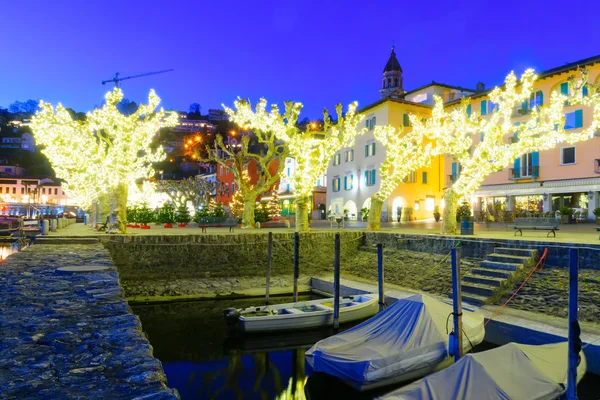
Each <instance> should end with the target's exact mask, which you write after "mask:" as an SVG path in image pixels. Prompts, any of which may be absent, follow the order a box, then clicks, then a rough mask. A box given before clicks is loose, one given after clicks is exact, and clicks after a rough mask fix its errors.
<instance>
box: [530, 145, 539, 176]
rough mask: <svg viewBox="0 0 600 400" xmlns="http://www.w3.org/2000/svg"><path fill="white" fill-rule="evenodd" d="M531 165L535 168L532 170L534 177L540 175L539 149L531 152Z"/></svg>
mask: <svg viewBox="0 0 600 400" xmlns="http://www.w3.org/2000/svg"><path fill="white" fill-rule="evenodd" d="M531 166H532V167H533V170H532V171H531V176H533V177H534V178H537V177H539V176H540V169H539V166H540V155H539V153H538V152H537V151H534V152H533V153H531Z"/></svg>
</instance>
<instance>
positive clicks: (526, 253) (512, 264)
mask: <svg viewBox="0 0 600 400" xmlns="http://www.w3.org/2000/svg"><path fill="white" fill-rule="evenodd" d="M537 255H538V252H537V250H532V249H518V248H507V247H497V248H495V249H494V252H493V253H491V254H488V255H487V257H486V260H483V261H481V262H480V263H479V267H477V268H473V269H471V275H467V276H465V277H464V278H463V282H462V286H461V287H462V293H463V295H462V297H463V300H464V301H465V302H467V303H471V304H475V305H482V304H485V303H486V302H487V300H488V299H489V298H490V297H492V296H494V295H499V294H501V291H502V290H503V289H505V287H506V281H507V280H509V279H510V278H511V277H512V275H513V274H515V273H516V272H517V271H519V270H521V269H523V267H524V266H525V265H527V264H530V263H531V262H533V261H535V258H537Z"/></svg>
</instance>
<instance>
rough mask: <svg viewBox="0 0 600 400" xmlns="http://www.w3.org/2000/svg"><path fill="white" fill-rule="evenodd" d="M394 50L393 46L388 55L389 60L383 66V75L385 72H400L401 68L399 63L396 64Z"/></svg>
mask: <svg viewBox="0 0 600 400" xmlns="http://www.w3.org/2000/svg"><path fill="white" fill-rule="evenodd" d="M394 50H395V46H392V53H391V54H390V59H389V60H388V62H387V64H385V68H384V69H383V73H384V74H385V73H386V72H392V71H394V72H396V71H400V72H402V67H401V66H400V63H399V62H398V59H397V58H396V52H395V51H394Z"/></svg>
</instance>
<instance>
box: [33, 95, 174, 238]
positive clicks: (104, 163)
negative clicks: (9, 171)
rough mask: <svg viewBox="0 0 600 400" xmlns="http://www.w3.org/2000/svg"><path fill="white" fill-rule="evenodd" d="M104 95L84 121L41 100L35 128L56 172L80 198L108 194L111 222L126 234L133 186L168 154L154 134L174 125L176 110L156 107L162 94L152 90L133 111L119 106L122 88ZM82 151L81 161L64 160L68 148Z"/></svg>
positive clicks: (34, 120)
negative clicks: (99, 105) (155, 142)
mask: <svg viewBox="0 0 600 400" xmlns="http://www.w3.org/2000/svg"><path fill="white" fill-rule="evenodd" d="M105 99H106V102H105V104H104V106H102V108H99V109H95V110H93V111H91V112H89V113H88V114H87V115H86V119H85V120H84V121H79V120H77V121H76V120H73V118H72V117H71V115H70V114H69V113H68V111H67V110H66V109H65V108H64V107H63V106H62V105H60V104H59V105H58V106H57V108H56V113H55V112H54V109H53V107H52V105H50V104H48V103H43V102H41V103H40V111H39V112H38V113H37V114H36V115H35V116H34V118H33V121H32V130H33V132H34V136H35V139H36V141H37V142H38V143H40V144H42V145H43V146H44V150H43V152H44V154H45V155H46V156H47V157H48V159H49V160H50V163H51V164H52V166H53V168H54V170H55V171H56V174H57V177H59V178H61V179H64V180H65V181H66V182H67V186H68V187H69V188H70V190H71V191H72V192H73V193H76V194H77V197H82V198H83V197H86V200H87V201H88V202H89V201H90V200H91V197H94V195H96V194H98V193H107V194H108V196H109V199H110V204H111V219H112V221H111V222H112V224H113V225H116V226H117V229H118V231H119V232H121V233H125V232H126V231H127V225H126V223H127V221H126V220H127V213H126V210H127V199H128V193H129V186H130V185H131V183H132V182H135V181H136V180H137V179H144V178H150V177H152V176H154V174H155V171H154V169H153V168H152V163H154V162H158V161H160V160H162V159H163V158H164V157H165V154H164V152H163V149H162V147H160V146H157V147H154V146H153V139H154V137H155V135H156V134H157V132H158V130H159V129H160V128H162V127H166V126H174V125H175V124H176V123H177V115H176V114H175V113H172V114H171V115H170V116H168V117H167V116H166V114H165V112H164V110H162V109H160V110H158V111H157V107H158V104H159V103H160V98H159V97H158V96H157V95H156V94H155V93H154V91H153V90H151V91H150V95H149V97H148V104H141V105H140V106H139V107H138V108H137V110H136V111H135V112H133V113H131V114H129V115H124V114H122V113H121V112H120V111H119V108H118V104H119V102H120V101H121V99H123V92H122V91H121V90H120V89H119V88H115V89H114V90H113V91H112V92H108V93H107V94H106V96H105ZM79 151H81V152H83V155H77V156H76V158H75V160H76V162H77V164H78V165H76V166H75V165H73V160H66V159H65V158H66V156H65V153H68V154H71V155H73V154H74V153H76V152H79ZM69 179H70V180H71V181H69ZM88 185H92V189H91V190H87V189H86V188H85V187H86V186H88ZM89 192H92V194H89ZM96 198H98V196H96Z"/></svg>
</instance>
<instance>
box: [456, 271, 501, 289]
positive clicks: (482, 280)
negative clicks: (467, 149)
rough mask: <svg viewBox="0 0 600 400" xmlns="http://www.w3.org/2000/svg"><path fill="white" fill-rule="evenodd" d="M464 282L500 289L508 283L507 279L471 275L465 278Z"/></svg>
mask: <svg viewBox="0 0 600 400" xmlns="http://www.w3.org/2000/svg"><path fill="white" fill-rule="evenodd" d="M463 281H464V282H468V283H478V284H481V285H487V286H494V287H500V286H502V284H503V283H504V282H505V281H506V279H502V278H496V277H490V276H480V275H475V274H474V275H469V276H465V277H464V278H463Z"/></svg>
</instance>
